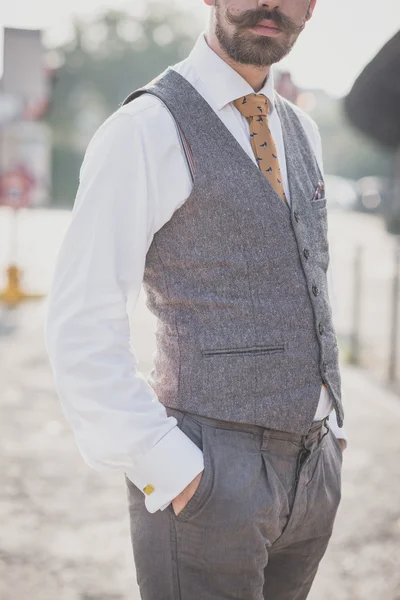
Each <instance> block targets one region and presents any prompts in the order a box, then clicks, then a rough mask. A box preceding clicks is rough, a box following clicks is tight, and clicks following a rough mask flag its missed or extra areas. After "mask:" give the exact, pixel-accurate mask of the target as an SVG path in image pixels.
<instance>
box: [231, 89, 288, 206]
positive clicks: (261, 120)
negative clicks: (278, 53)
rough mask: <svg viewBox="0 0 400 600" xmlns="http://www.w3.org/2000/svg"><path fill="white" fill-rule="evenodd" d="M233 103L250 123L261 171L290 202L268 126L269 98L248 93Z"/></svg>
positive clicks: (252, 139)
mask: <svg viewBox="0 0 400 600" xmlns="http://www.w3.org/2000/svg"><path fill="white" fill-rule="evenodd" d="M233 104H234V105H235V106H236V108H237V109H238V110H239V111H240V112H241V113H242V115H243V116H244V117H246V119H247V120H248V121H249V123H250V142H251V146H252V148H253V152H254V156H255V157H256V160H257V164H258V167H259V169H260V171H261V172H262V173H263V174H264V175H265V177H266V178H267V179H268V181H269V182H270V184H271V185H272V187H273V188H274V190H275V191H276V192H277V194H278V196H280V198H281V199H282V200H283V201H284V202H286V204H288V202H287V199H286V196H285V191H284V189H283V184H282V177H281V172H280V168H279V161H278V154H277V151H276V146H275V142H274V138H273V137H272V134H271V130H270V128H269V126H268V116H267V115H268V98H267V97H266V96H265V95H264V94H248V95H247V96H242V97H241V98H238V99H237V100H234V102H233Z"/></svg>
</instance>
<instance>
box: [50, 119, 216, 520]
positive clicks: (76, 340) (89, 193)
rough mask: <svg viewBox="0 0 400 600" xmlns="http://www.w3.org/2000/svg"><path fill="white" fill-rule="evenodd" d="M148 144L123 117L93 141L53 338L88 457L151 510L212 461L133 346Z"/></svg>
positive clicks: (56, 286) (57, 283) (148, 210)
mask: <svg viewBox="0 0 400 600" xmlns="http://www.w3.org/2000/svg"><path fill="white" fill-rule="evenodd" d="M171 126H172V125H171ZM145 138H146V136H145V134H144V132H143V131H142V129H141V126H140V119H138V118H134V116H133V115H129V114H126V113H118V112H116V113H114V114H113V115H111V116H110V117H109V118H108V119H107V120H106V121H105V122H104V123H103V124H102V125H101V126H100V127H99V129H98V130H97V131H96V133H95V134H94V136H93V137H92V139H91V141H90V142H89V145H88V147H87V150H86V153H85V157H84V160H83V163H82V166H81V169H80V177H79V186H78V190H77V194H76V198H75V203H74V207H73V211H72V217H71V222H70V225H69V228H68V230H67V233H66V235H65V237H64V239H63V241H62V244H61V248H60V250H59V253H58V255H57V260H56V265H55V269H54V273H53V278H52V284H51V288H50V293H49V296H48V301H47V309H46V321H45V340H46V348H47V352H48V356H49V359H50V363H51V366H52V369H53V374H54V381H55V385H56V389H57V392H58V395H59V397H60V401H61V405H62V408H63V411H64V413H65V415H66V417H67V419H68V421H69V423H70V425H71V427H72V430H73V433H74V436H75V439H76V442H77V445H78V448H79V450H80V452H81V454H82V456H83V458H84V460H85V461H86V462H87V464H88V465H89V466H91V467H93V468H95V469H98V470H103V469H112V470H120V471H121V472H125V473H126V474H127V476H128V477H129V479H130V480H131V481H132V482H133V483H134V484H135V485H136V486H137V487H138V488H139V489H140V490H142V492H143V493H144V495H145V505H146V508H147V510H148V511H149V512H151V513H153V512H155V511H156V510H158V509H164V508H166V506H168V504H169V503H170V501H171V500H172V499H173V498H175V497H176V496H177V495H178V494H179V493H180V492H181V491H182V490H183V489H184V488H185V487H186V486H187V485H188V484H189V483H190V482H191V481H192V480H193V479H194V478H195V477H196V475H197V474H199V473H200V472H201V471H202V470H203V468H204V461H203V453H202V451H201V450H200V449H199V448H198V447H197V446H196V445H195V444H194V443H193V442H192V441H191V440H190V439H189V438H188V437H187V436H186V435H185V434H184V433H183V431H182V430H181V429H180V428H179V427H178V425H177V420H176V419H175V417H172V416H171V417H168V416H167V414H166V410H165V407H164V406H163V405H162V404H161V403H160V402H159V400H158V399H157V397H156V395H155V392H154V391H153V389H152V388H151V387H150V385H149V384H148V383H147V382H146V381H145V379H144V378H143V376H142V375H141V374H140V372H139V371H138V369H137V366H138V363H137V359H136V356H135V353H134V349H133V347H132V346H131V340H130V323H129V316H128V311H127V304H128V305H129V307H130V309H132V310H133V308H134V307H135V305H136V303H137V299H138V296H139V292H140V289H141V284H142V280H143V273H144V266H145V258H146V253H147V250H148V248H149V245H150V243H151V240H152V237H153V221H154V198H153V192H155V191H156V190H155V187H156V183H155V174H154V173H153V170H154V169H155V168H156V167H155V166H151V162H150V161H148V160H146V148H147V147H146V143H145V141H146V140H145ZM152 162H153V163H154V161H152ZM147 486H148V487H147ZM144 488H146V490H147V491H146V492H145V491H144Z"/></svg>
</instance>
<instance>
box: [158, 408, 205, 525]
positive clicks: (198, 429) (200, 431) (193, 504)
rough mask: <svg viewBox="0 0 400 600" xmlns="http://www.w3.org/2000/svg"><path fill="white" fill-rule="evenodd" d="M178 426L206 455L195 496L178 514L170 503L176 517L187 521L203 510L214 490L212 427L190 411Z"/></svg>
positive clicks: (180, 420)
mask: <svg viewBox="0 0 400 600" xmlns="http://www.w3.org/2000/svg"><path fill="white" fill-rule="evenodd" d="M171 414H172V413H171ZM174 416H175V415H174ZM178 426H179V428H180V429H181V430H182V431H183V433H185V434H186V435H187V436H188V438H189V439H190V440H191V441H192V442H193V443H194V444H196V446H197V447H198V448H200V450H202V452H203V457H204V470H203V472H202V475H201V479H200V483H199V484H198V486H197V489H196V491H195V492H194V494H193V496H192V497H191V498H190V500H189V501H188V502H187V503H186V505H185V506H184V508H183V509H182V510H181V511H180V512H179V513H178V515H176V514H175V512H174V509H173V507H172V504H170V507H169V508H170V511H171V513H172V515H173V517H174V518H175V519H178V520H179V521H187V520H188V519H193V518H195V517H196V516H197V515H198V514H199V513H200V512H201V511H202V509H203V507H204V506H205V504H206V503H207V501H208V499H209V497H210V494H211V491H212V487H213V481H214V477H213V469H212V461H211V458H210V452H211V448H210V439H209V437H210V435H212V431H210V428H209V427H208V426H207V425H205V424H204V423H201V422H200V421H197V420H196V418H195V416H193V417H192V415H191V414H189V413H184V415H183V417H182V418H181V419H179V420H178Z"/></svg>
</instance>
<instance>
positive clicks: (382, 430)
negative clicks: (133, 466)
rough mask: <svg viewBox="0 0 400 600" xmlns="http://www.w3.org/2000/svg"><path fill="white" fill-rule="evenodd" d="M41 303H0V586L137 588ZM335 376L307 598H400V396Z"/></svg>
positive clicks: (112, 488) (120, 498)
mask: <svg viewBox="0 0 400 600" xmlns="http://www.w3.org/2000/svg"><path fill="white" fill-rule="evenodd" d="M44 310H45V302H44V301H41V302H39V303H35V304H33V303H32V304H30V305H28V304H27V305H25V306H24V307H22V308H19V309H17V310H16V311H11V312H9V311H3V312H2V313H1V315H0V331H1V332H2V335H1V337H0V353H1V361H0V377H1V381H2V393H1V397H0V403H1V415H2V427H1V455H0V467H1V473H2V486H1V488H0V522H1V535H0V598H1V600H27V599H28V598H29V600H128V599H130V600H138V599H139V594H138V591H137V588H136V584H135V572H134V565H133V559H132V553H131V546H130V539H129V522H128V516H127V504H126V492H125V486H124V481H123V477H122V476H120V474H117V473H110V474H108V473H107V474H104V473H98V472H97V471H94V470H93V469H90V468H89V467H87V466H86V464H85V463H84V462H83V461H82V459H81V458H80V455H79V454H78V451H77V449H76V447H75V443H74V440H73V436H72V433H71V431H70V429H69V426H68V425H67V423H66V420H65V418H64V416H63V414H62V411H61V408H60V405H59V401H58V398H57V396H56V394H55V391H54V387H53V380H52V375H51V372H50V368H49V365H48V362H47V358H46V353H45V347H44V341H43V332H42V322H43V314H44ZM137 322H138V323H139V322H140V323H143V320H142V319H141V315H140V310H139V313H138V316H137ZM147 337H148V336H147ZM149 354H150V349H149V348H148V350H147V357H148V361H146V364H150V357H149ZM145 366H146V365H145ZM342 376H343V382H344V389H345V393H346V399H347V403H346V427H347V430H348V434H349V436H350V447H349V449H348V450H346V452H345V456H344V463H343V499H342V502H341V505H340V508H339V512H338V517H337V521H336V524H335V530H334V535H333V538H332V541H331V544H330V547H329V550H328V552H327V554H326V556H325V557H324V559H323V561H322V563H321V566H320V569H319V573H318V575H317V578H316V581H315V584H314V587H313V590H312V593H311V596H310V599H311V600H322V598H323V599H324V600H339V599H340V600H370V599H371V598H379V600H400V552H399V550H400V502H399V498H400V460H399V457H400V436H399V433H398V432H399V429H400V400H399V398H398V397H396V396H394V395H393V394H392V393H391V392H389V391H387V390H385V389H383V388H382V387H381V386H380V385H379V384H378V383H377V382H376V381H374V380H373V378H372V376H371V375H368V373H366V372H364V371H361V370H358V369H354V368H352V367H348V366H343V367H342ZM194 600H196V599H194Z"/></svg>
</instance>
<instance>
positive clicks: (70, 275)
mask: <svg viewBox="0 0 400 600" xmlns="http://www.w3.org/2000/svg"><path fill="white" fill-rule="evenodd" d="M172 68H174V69H175V70H176V71H177V72H178V73H180V74H181V75H182V76H183V77H185V78H186V79H187V80H188V81H189V82H190V83H191V84H192V85H193V86H194V87H195V88H196V90H197V91H198V92H199V93H200V94H201V95H202V96H203V97H204V98H205V99H206V101H207V102H208V103H209V104H210V106H211V107H212V109H213V110H215V112H216V113H217V115H218V116H219V117H220V119H221V120H222V121H223V123H224V124H225V125H226V127H227V128H228V129H229V130H230V131H231V133H232V134H233V135H234V136H235V137H236V138H237V140H238V141H239V142H240V144H241V145H242V147H243V149H244V150H245V151H246V152H247V153H248V155H249V156H250V158H251V159H252V160H254V162H256V161H255V157H254V154H253V150H252V148H251V144H250V137H249V124H248V121H247V120H246V119H245V118H244V117H243V116H242V115H241V114H240V113H239V111H238V110H237V109H236V108H235V106H234V105H233V104H232V101H233V100H235V99H236V98H239V97H240V96H243V95H245V94H249V93H254V90H253V89H252V88H251V87H250V85H249V84H248V83H247V82H246V81H245V80H244V79H243V78H242V77H241V76H240V75H239V74H238V73H237V72H236V71H235V70H234V69H232V68H231V67H230V66H229V65H228V64H227V63H226V62H225V61H223V60H222V59H221V58H220V57H219V56H218V55H217V54H216V53H214V51H212V50H211V48H210V47H209V46H208V44H207V41H206V38H205V34H204V32H202V33H201V34H200V35H199V37H198V39H197V42H196V44H195V46H194V48H193V50H192V52H191V53H190V55H189V56H188V57H187V58H186V59H185V60H183V61H182V62H180V63H178V64H176V65H174V66H173V67H172ZM258 93H263V94H265V95H266V96H268V98H269V100H270V114H269V116H268V119H269V125H270V129H271V132H272V135H273V136H274V138H275V142H276V147H277V152H278V159H279V163H280V168H281V173H282V176H283V184H284V188H285V192H286V197H287V199H288V201H289V202H290V191H289V187H288V180H287V169H286V161H285V153H284V146H283V138H282V130H281V124H280V120H279V116H278V112H277V110H276V109H275V108H274V104H273V99H274V84H273V72H272V69H271V71H270V74H269V76H268V78H267V80H266V82H265V85H264V87H263V88H262V89H261V90H259V92H258ZM294 108H295V110H296V111H297V113H298V115H299V117H300V119H301V122H302V124H303V127H304V129H305V131H306V134H307V136H308V138H309V141H310V145H311V147H312V149H313V150H314V152H315V154H316V157H317V159H318V161H319V164H320V167H321V171H322V150H321V139H320V135H319V132H318V128H317V126H316V124H315V123H314V121H312V120H311V119H310V118H309V117H308V116H307V115H306V114H305V113H303V112H302V111H300V109H298V108H297V107H294ZM191 187H192V181H191V177H190V174H189V170H188V167H187V163H186V160H185V158H184V153H183V151H182V147H181V145H180V141H179V138H178V135H177V129H176V124H175V122H174V121H173V119H172V117H171V115H170V113H169V112H168V110H166V108H165V106H164V105H163V104H162V102H161V101H160V100H159V99H158V98H156V97H154V96H152V95H150V94H144V95H143V96H141V97H140V98H137V99H136V100H135V101H133V102H131V103H129V104H127V105H125V106H121V107H119V108H118V109H117V110H116V111H115V112H114V113H113V114H112V115H111V116H109V117H108V118H107V119H106V121H105V122H104V123H102V125H101V126H100V127H99V128H98V129H97V131H96V132H95V134H94V135H93V137H92V139H91V140H90V142H89V144H88V147H87V150H86V153H85V157H84V160H83V163H82V166H81V170H80V178H79V187H78V191H77V194H76V198H75V203H74V207H73V211H72V219H71V223H70V225H69V228H68V230H67V233H66V235H65V237H64V239H63V243H62V245H61V249H60V251H59V254H58V257H57V262H56V267H55V271H54V275H53V281H52V285H51V289H50V294H49V298H48V308H47V316H46V327H45V333H46V345H47V351H48V354H49V358H50V362H51V364H52V368H53V373H54V379H55V384H56V388H57V391H58V394H59V397H60V400H61V403H62V407H63V410H64V412H65V415H66V417H67V419H68V420H69V422H70V425H71V426H72V429H73V432H74V435H75V438H76V442H77V444H78V447H79V450H80V452H81V454H82V456H83V458H84V459H85V461H86V462H87V463H88V464H89V465H90V466H92V467H93V468H96V469H99V470H101V469H115V470H120V471H121V472H125V473H126V474H127V475H128V477H129V479H131V480H132V481H133V483H134V484H135V485H137V487H138V488H139V489H141V490H143V488H144V487H145V486H146V485H147V484H151V485H152V486H153V487H154V491H153V492H152V493H151V494H150V495H146V498H145V502H146V508H147V510H148V511H149V512H151V513H153V512H155V511H156V510H158V509H161V510H163V509H165V508H166V506H168V504H169V503H170V502H171V500H172V499H173V498H175V497H176V496H177V495H178V494H179V493H180V492H181V491H182V490H183V489H184V488H185V487H186V486H187V485H188V484H189V483H190V482H191V481H192V480H193V479H194V478H195V476H196V475H197V474H198V473H200V472H201V471H202V470H203V468H204V462H203V453H202V451H201V450H200V449H199V448H198V447H197V446H196V445H195V444H194V443H193V442H192V441H191V440H190V439H189V438H188V437H187V436H186V435H185V434H184V433H183V432H182V431H181V430H180V429H179V427H178V426H177V420H176V419H175V418H174V417H167V415H166V411H165V408H164V406H163V405H162V404H161V403H160V402H159V401H158V399H157V397H156V395H155V392H154V391H153V389H152V388H151V387H150V385H149V384H148V383H147V381H146V380H145V378H144V377H143V376H142V375H141V373H140V372H139V371H138V369H137V359H136V356H135V353H134V348H133V347H132V346H131V345H130V344H131V340H130V326H129V313H128V308H127V304H128V305H129V307H131V308H132V309H133V307H134V306H135V305H136V302H137V299H138V296H139V293H140V290H141V285H142V280H143V272H144V267H145V260H146V253H147V251H148V249H149V247H150V244H151V242H152V239H153V236H154V234H155V232H156V231H158V230H159V229H160V228H161V227H162V226H163V225H164V224H165V223H166V222H167V221H168V220H169V219H170V218H171V217H172V215H173V214H174V212H175V211H176V210H177V209H178V208H179V207H180V206H181V205H182V204H183V203H184V202H185V200H186V199H187V198H188V196H189V194H190V192H191ZM332 408H333V405H332V402H331V399H330V397H329V393H328V391H327V389H326V388H325V387H323V386H321V397H320V401H319V406H318V410H317V412H316V415H315V419H322V418H324V417H325V416H327V415H328V414H329V413H330V412H331V411H332ZM332 419H333V421H334V423H333V428H334V431H335V433H336V435H337V436H338V437H342V438H345V434H344V432H343V431H342V430H340V429H339V428H338V426H337V422H336V419H335V414H334V412H333V413H332V416H331V417H330V423H331V427H332Z"/></svg>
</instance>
